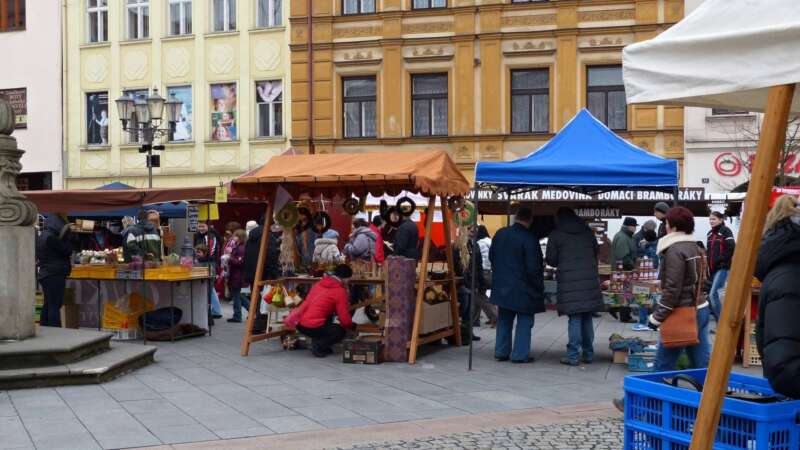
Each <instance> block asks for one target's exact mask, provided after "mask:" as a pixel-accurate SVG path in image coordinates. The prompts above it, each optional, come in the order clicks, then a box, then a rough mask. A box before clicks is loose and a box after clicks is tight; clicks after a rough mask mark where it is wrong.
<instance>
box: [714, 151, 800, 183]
mask: <svg viewBox="0 0 800 450" xmlns="http://www.w3.org/2000/svg"><path fill="white" fill-rule="evenodd" d="M755 158H756V155H755V153H753V154H751V155H748V156H747V159H748V161H747V167H753V162H754V161H755ZM783 167H784V170H783V171H784V173H794V174H800V157H798V155H789V157H788V158H787V159H786V163H785V164H784V166H783ZM744 168H745V166H744V162H743V161H742V159H741V158H740V157H739V156H737V155H735V154H733V153H731V152H724V153H720V154H719V155H717V157H716V158H714V170H715V171H716V172H717V174H719V175H720V176H723V177H737V176H739V175H741V173H742V170H743V169H744Z"/></svg>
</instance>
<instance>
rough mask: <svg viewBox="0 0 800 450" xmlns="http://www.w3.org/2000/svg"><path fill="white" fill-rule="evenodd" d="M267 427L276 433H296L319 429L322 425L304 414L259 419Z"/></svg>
mask: <svg viewBox="0 0 800 450" xmlns="http://www.w3.org/2000/svg"><path fill="white" fill-rule="evenodd" d="M261 423H263V424H264V425H265V426H266V427H267V428H269V429H270V430H272V431H274V432H276V433H296V432H300V431H314V430H321V429H323V428H324V427H323V426H322V425H320V424H319V423H317V422H314V421H313V420H311V419H309V418H308V417H304V416H297V415H295V416H286V417H273V418H269V419H265V420H261Z"/></svg>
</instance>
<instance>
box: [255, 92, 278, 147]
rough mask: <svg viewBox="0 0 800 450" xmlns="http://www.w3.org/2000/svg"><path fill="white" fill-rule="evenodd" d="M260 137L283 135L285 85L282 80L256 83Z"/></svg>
mask: <svg viewBox="0 0 800 450" xmlns="http://www.w3.org/2000/svg"><path fill="white" fill-rule="evenodd" d="M256 93H257V94H258V96H257V97H256V105H257V108H258V135H259V136H280V135H282V134H283V123H282V119H283V103H282V102H283V84H282V82H281V80H273V81H256Z"/></svg>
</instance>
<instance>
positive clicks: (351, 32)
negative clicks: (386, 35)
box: [333, 25, 383, 39]
mask: <svg viewBox="0 0 800 450" xmlns="http://www.w3.org/2000/svg"><path fill="white" fill-rule="evenodd" d="M382 34H383V26H382V25H374V26H368V27H348V28H335V29H334V30H333V38H334V39H346V38H360V37H369V36H380V35H382Z"/></svg>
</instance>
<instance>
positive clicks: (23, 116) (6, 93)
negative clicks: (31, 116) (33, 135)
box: [0, 88, 28, 128]
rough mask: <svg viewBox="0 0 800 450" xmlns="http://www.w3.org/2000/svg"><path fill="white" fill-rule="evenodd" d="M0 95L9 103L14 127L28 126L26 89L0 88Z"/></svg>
mask: <svg viewBox="0 0 800 450" xmlns="http://www.w3.org/2000/svg"><path fill="white" fill-rule="evenodd" d="M0 97H3V98H5V99H6V101H8V103H10V104H11V109H12V110H13V111H14V117H15V119H16V125H15V126H14V128H28V89H27V88H16V89H0Z"/></svg>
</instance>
